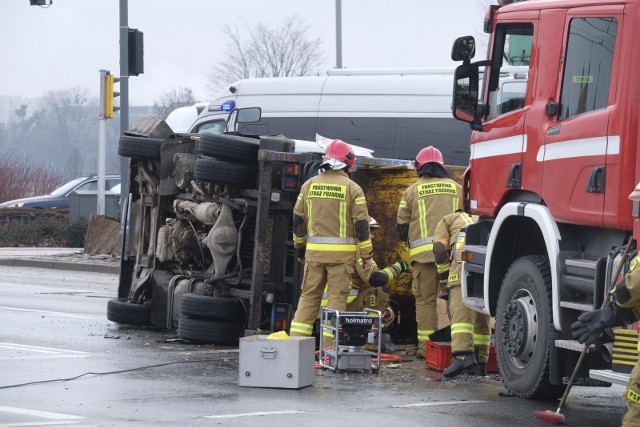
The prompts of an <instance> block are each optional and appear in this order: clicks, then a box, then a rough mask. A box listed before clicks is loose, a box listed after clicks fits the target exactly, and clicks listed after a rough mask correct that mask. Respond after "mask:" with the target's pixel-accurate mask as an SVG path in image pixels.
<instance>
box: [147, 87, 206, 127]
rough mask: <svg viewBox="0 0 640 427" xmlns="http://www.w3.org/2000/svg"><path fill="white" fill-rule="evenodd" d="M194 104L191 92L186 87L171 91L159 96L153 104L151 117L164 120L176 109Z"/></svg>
mask: <svg viewBox="0 0 640 427" xmlns="http://www.w3.org/2000/svg"><path fill="white" fill-rule="evenodd" d="M195 103H196V97H195V95H194V94H193V90H191V89H190V88H188V87H181V88H179V89H171V90H169V91H167V92H164V93H163V94H162V95H160V99H158V100H157V101H154V102H153V115H154V116H156V117H157V118H159V119H161V120H164V119H166V118H167V116H168V115H169V113H171V112H172V111H173V110H175V109H176V108H180V107H186V106H188V105H193V104H195Z"/></svg>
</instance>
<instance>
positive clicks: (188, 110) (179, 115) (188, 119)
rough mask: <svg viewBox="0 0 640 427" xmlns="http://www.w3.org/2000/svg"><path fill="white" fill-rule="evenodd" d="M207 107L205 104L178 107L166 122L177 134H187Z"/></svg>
mask: <svg viewBox="0 0 640 427" xmlns="http://www.w3.org/2000/svg"><path fill="white" fill-rule="evenodd" d="M206 107H207V103H205V102H198V103H196V104H194V105H188V106H185V107H178V108H176V109H175V110H173V111H172V112H170V113H169V115H168V116H167V118H166V119H165V121H166V122H167V124H168V125H169V127H170V128H171V130H173V131H174V132H175V133H185V132H186V131H188V130H189V128H190V127H191V125H192V124H193V122H194V121H195V120H196V119H197V118H198V116H199V115H200V113H202V111H204V109H205V108H206Z"/></svg>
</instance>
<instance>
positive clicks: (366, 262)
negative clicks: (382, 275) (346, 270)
mask: <svg viewBox="0 0 640 427" xmlns="http://www.w3.org/2000/svg"><path fill="white" fill-rule="evenodd" d="M370 270H371V258H367V259H364V258H363V259H362V271H364V272H365V273H366V272H368V271H370Z"/></svg>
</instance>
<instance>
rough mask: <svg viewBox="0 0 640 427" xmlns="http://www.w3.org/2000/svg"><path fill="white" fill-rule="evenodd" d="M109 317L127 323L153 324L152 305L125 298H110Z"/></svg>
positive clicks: (108, 304)
mask: <svg viewBox="0 0 640 427" xmlns="http://www.w3.org/2000/svg"><path fill="white" fill-rule="evenodd" d="M107 319H109V320H110V321H112V322H116V323H123V324H125V325H136V326H151V306H150V305H149V304H136V303H133V302H130V301H129V300H127V299H125V298H114V299H110V300H109V301H108V302H107Z"/></svg>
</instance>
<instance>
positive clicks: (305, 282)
mask: <svg viewBox="0 0 640 427" xmlns="http://www.w3.org/2000/svg"><path fill="white" fill-rule="evenodd" d="M355 165H356V157H355V154H354V153H353V149H352V148H351V146H350V145H349V144H347V143H345V142H343V141H340V140H334V141H332V142H331V143H330V144H329V145H328V146H327V148H326V150H325V155H324V157H323V160H322V164H321V165H320V174H319V175H317V176H315V177H313V178H311V179H309V180H307V181H306V182H305V183H304V184H303V185H302V188H301V189H300V195H299V196H298V200H297V201H296V204H295V206H294V208H293V244H294V247H295V249H296V256H297V258H298V261H300V262H302V263H304V275H303V279H302V293H301V295H300V299H299V301H298V308H297V310H296V313H295V316H294V317H293V320H292V322H291V330H290V332H291V335H298V336H300V335H301V336H311V334H312V333H313V323H314V322H315V320H316V318H317V315H318V310H319V309H320V301H321V299H322V292H323V290H324V287H325V285H326V284H327V283H328V284H329V301H328V304H327V306H328V307H329V308H332V309H334V310H339V311H344V310H346V308H347V296H348V295H349V283H350V282H351V276H352V275H353V274H354V273H355V271H354V263H355V259H356V254H359V255H360V257H361V258H362V268H363V270H364V271H367V272H368V271H369V270H370V269H371V255H372V252H373V245H372V243H371V238H370V235H369V214H368V211H367V202H366V200H365V197H364V192H363V191H362V188H360V186H359V185H358V184H356V183H355V182H353V181H352V180H351V179H350V178H349V174H348V172H349V171H353V170H355Z"/></svg>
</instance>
